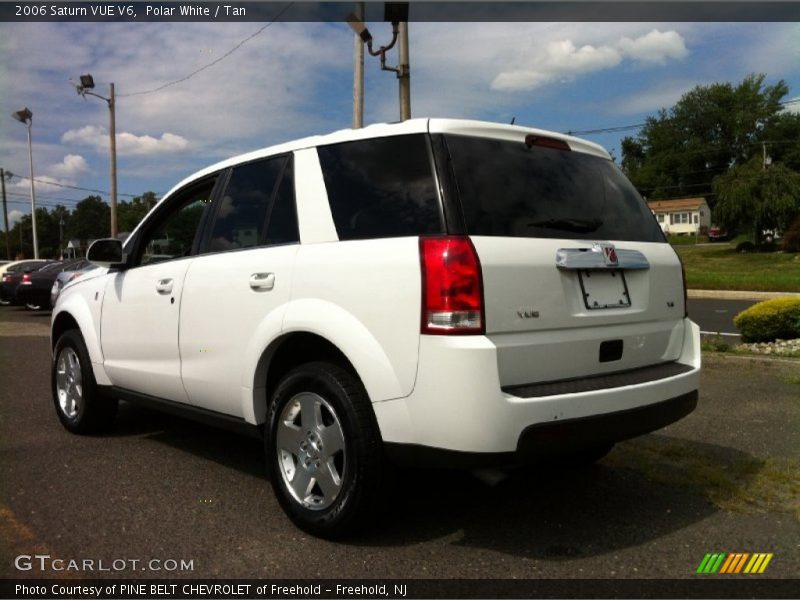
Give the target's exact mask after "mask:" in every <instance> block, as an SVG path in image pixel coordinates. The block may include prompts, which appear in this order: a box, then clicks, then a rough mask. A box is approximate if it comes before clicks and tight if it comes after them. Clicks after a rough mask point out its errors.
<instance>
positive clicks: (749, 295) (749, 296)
mask: <svg viewBox="0 0 800 600" xmlns="http://www.w3.org/2000/svg"><path fill="white" fill-rule="evenodd" d="M686 293H687V295H688V297H689V299H704V298H714V299H717V300H771V299H772V298H785V297H787V296H789V297H796V298H800V293H796V292H746V291H740V290H687V291H686Z"/></svg>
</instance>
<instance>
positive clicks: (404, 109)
mask: <svg viewBox="0 0 800 600" xmlns="http://www.w3.org/2000/svg"><path fill="white" fill-rule="evenodd" d="M399 37H400V39H399V40H398V43H399V47H398V53H399V55H400V64H399V65H397V79H398V81H399V83H400V120H401V121H407V120H408V119H410V118H411V68H410V66H409V60H408V21H400V36H399Z"/></svg>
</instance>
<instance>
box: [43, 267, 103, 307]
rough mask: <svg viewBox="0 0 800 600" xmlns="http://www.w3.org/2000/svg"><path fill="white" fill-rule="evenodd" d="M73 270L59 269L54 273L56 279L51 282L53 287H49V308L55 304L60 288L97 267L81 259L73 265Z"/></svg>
mask: <svg viewBox="0 0 800 600" xmlns="http://www.w3.org/2000/svg"><path fill="white" fill-rule="evenodd" d="M72 269H73V270H65V271H61V273H59V274H58V275H56V280H55V281H54V282H53V287H52V288H50V308H54V307H55V305H56V300H58V297H59V296H60V295H61V290H62V289H64V286H66V285H67V284H68V283H69V282H70V281H73V280H75V279H78V278H79V277H83V276H84V275H85V274H86V273H89V272H90V271H96V270H98V269H99V267H98V266H97V265H95V264H92V263H90V262H89V261H88V260H82V261H80V262H79V264H77V265H74V266H73V267H72Z"/></svg>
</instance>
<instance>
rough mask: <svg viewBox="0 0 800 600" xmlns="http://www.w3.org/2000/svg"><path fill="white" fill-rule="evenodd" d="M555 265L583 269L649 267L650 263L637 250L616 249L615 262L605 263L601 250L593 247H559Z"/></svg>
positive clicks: (634, 268)
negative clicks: (614, 263)
mask: <svg viewBox="0 0 800 600" xmlns="http://www.w3.org/2000/svg"><path fill="white" fill-rule="evenodd" d="M556 267H558V268H559V269H570V270H576V271H584V270H591V269H625V270H641V269H649V268H650V263H649V262H648V260H647V259H646V258H645V256H644V254H642V253H641V252H639V251H638V250H622V249H619V248H618V249H617V264H616V265H607V264H606V261H605V258H604V257H603V253H602V251H599V252H598V251H597V250H595V249H594V248H559V249H558V250H557V251H556Z"/></svg>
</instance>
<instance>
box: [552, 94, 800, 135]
mask: <svg viewBox="0 0 800 600" xmlns="http://www.w3.org/2000/svg"><path fill="white" fill-rule="evenodd" d="M799 102H800V98H794V99H792V100H785V101H783V102H778V106H787V105H789V104H797V103H799ZM645 125H647V123H636V124H634V125H618V126H616V127H602V128H600V129H584V130H581V131H573V130H569V131H567V132H566V133H567V135H597V134H600V133H618V132H620V131H629V130H631V129H641V128H642V127H644V126H645Z"/></svg>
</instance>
